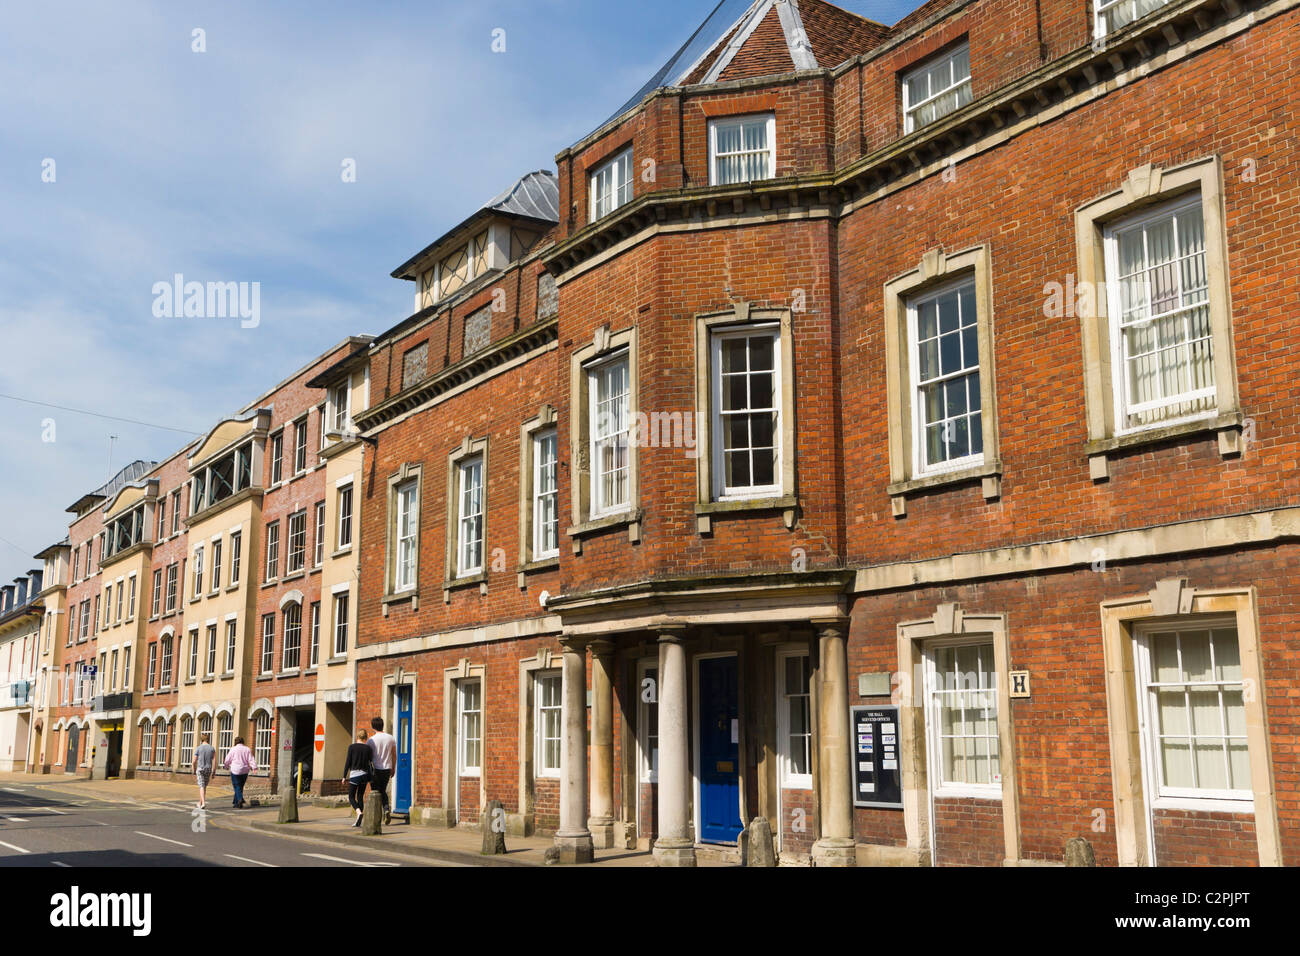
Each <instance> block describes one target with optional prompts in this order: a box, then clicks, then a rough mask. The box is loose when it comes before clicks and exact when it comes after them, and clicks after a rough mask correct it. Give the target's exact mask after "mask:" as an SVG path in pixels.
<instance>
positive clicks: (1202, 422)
mask: <svg viewBox="0 0 1300 956" xmlns="http://www.w3.org/2000/svg"><path fill="white" fill-rule="evenodd" d="M1245 422H1246V417H1245V416H1244V415H1243V414H1242V413H1241V412H1240V411H1229V412H1221V413H1219V414H1216V415H1210V416H1207V417H1205V418H1198V419H1196V420H1195V421H1190V422H1179V423H1177V424H1174V425H1166V426H1164V427H1156V428H1147V429H1143V430H1142V431H1137V432H1128V433H1127V434H1124V435H1114V436H1111V437H1109V438H1094V439H1092V440H1091V441H1089V442H1088V443H1087V444H1086V445H1084V446H1083V447H1084V454H1086V455H1087V456H1088V471H1089V473H1090V475H1091V477H1092V480H1093V481H1106V480H1107V479H1109V478H1110V456H1111V455H1112V454H1116V453H1118V452H1123V451H1126V450H1128V449H1130V448H1142V447H1145V446H1148V445H1159V444H1162V443H1164V442H1172V441H1178V440H1180V439H1184V438H1191V437H1193V436H1196V435H1205V434H1209V433H1211V432H1213V433H1215V434H1217V435H1218V438H1219V454H1220V455H1222V456H1223V457H1225V458H1228V457H1231V456H1234V455H1240V454H1241V451H1242V441H1241V438H1242V431H1243V428H1244V426H1245Z"/></svg>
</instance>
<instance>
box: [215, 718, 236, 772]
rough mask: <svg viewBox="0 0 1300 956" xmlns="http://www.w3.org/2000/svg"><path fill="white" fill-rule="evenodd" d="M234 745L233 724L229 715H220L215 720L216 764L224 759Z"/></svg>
mask: <svg viewBox="0 0 1300 956" xmlns="http://www.w3.org/2000/svg"><path fill="white" fill-rule="evenodd" d="M234 743H235V722H234V721H233V720H232V719H231V717H230V714H228V713H226V714H222V715H221V716H220V717H218V718H217V763H220V762H221V761H223V760H225V759H226V754H228V753H230V748H231V747H232V746H234Z"/></svg>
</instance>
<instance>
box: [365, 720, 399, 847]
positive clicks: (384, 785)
mask: <svg viewBox="0 0 1300 956" xmlns="http://www.w3.org/2000/svg"><path fill="white" fill-rule="evenodd" d="M370 726H371V727H372V728H374V731H375V732H374V733H373V734H371V735H370V739H369V740H367V741H366V746H368V747H369V748H370V754H371V763H372V764H373V766H374V769H373V770H372V772H371V787H372V788H373V789H375V790H377V791H379V797H380V799H381V800H383V802H384V823H385V824H387V823H391V822H392V819H393V814H392V811H391V809H390V808H389V805H388V781H389V780H390V779H392V776H393V770H395V769H396V767H397V740H396V739H395V738H394V737H393V735H392V734H386V733H384V718H382V717H376V718H375V719H374V720H372V721H370Z"/></svg>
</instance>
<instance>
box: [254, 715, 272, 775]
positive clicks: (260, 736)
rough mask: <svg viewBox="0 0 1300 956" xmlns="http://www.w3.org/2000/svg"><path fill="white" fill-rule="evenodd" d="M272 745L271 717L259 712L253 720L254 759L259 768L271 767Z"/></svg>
mask: <svg viewBox="0 0 1300 956" xmlns="http://www.w3.org/2000/svg"><path fill="white" fill-rule="evenodd" d="M271 743H272V741H271V715H270V714H268V713H267V712H266V711H264V710H261V711H258V713H257V716H256V717H254V718H253V759H254V760H256V761H257V765H258V766H259V767H267V768H269V767H270V765H271Z"/></svg>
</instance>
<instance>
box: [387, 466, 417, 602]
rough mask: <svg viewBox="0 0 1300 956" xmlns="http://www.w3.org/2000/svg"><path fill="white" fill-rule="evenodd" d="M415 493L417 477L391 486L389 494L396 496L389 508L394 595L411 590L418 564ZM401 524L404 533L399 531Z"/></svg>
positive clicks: (413, 585)
mask: <svg viewBox="0 0 1300 956" xmlns="http://www.w3.org/2000/svg"><path fill="white" fill-rule="evenodd" d="M419 494H420V481H419V479H418V478H410V479H407V480H406V481H404V482H402V483H401V484H399V485H397V486H396V487H395V488H394V489H393V495H394V497H395V498H396V501H395V502H394V509H393V510H394V514H395V517H396V528H395V529H394V531H395V535H394V547H393V593H394V594H401V593H403V592H405V591H414V590H415V583H416V569H417V568H418V566H419V554H418V549H419V542H420V533H419V532H420V502H419ZM404 527H405V528H406V533H403V528H404Z"/></svg>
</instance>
